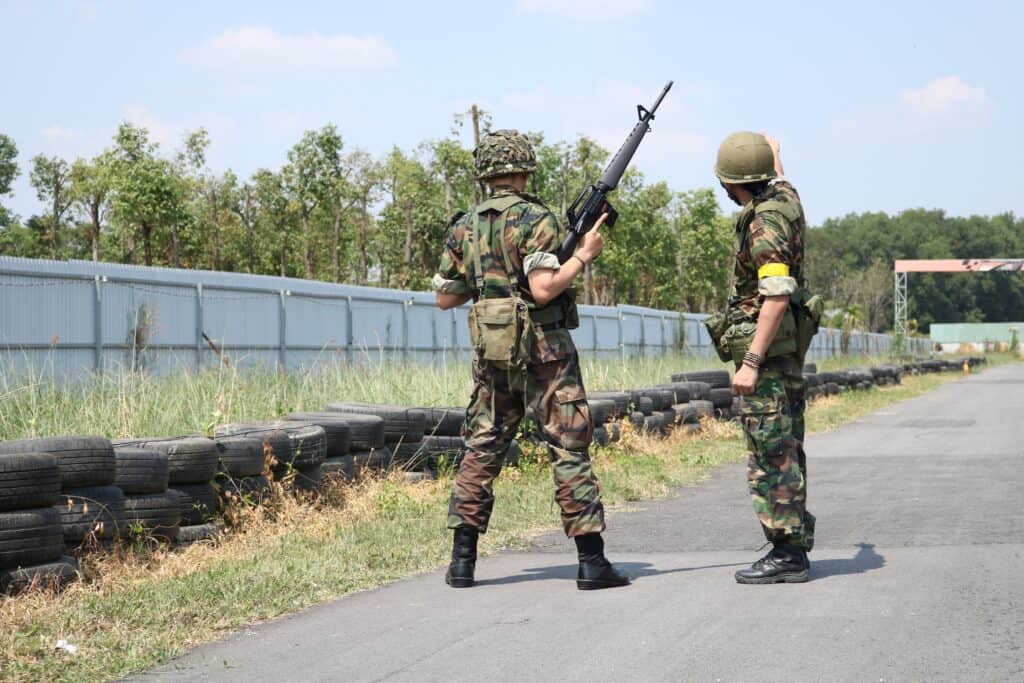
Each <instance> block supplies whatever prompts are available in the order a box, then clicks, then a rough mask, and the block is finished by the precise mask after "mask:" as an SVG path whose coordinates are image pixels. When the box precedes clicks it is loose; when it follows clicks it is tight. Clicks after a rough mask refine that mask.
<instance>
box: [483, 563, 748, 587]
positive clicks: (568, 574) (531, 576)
mask: <svg viewBox="0 0 1024 683" xmlns="http://www.w3.org/2000/svg"><path fill="white" fill-rule="evenodd" d="M613 564H614V565H615V567H616V568H617V569H618V570H619V571H621V572H623V573H625V574H627V575H628V576H629V578H630V579H632V580H634V581H635V580H637V579H643V578H647V577H650V576H661V575H663V574H679V573H683V572H696V571H701V570H703V569H722V568H726V567H742V566H746V565H745V564H743V563H736V564H708V565H703V566H699V567H677V568H675V569H658V568H657V567H655V566H654V565H653V564H651V563H650V562H613ZM578 568H579V565H578V564H563V565H554V566H551V567H532V568H529V569H524V570H523V573H522V574H515V575H513V576H503V577H501V578H499V579H478V580H477V582H476V585H478V586H504V585H508V584H513V583H523V582H524V581H546V580H559V581H565V580H575V579H576V571H577V570H578Z"/></svg>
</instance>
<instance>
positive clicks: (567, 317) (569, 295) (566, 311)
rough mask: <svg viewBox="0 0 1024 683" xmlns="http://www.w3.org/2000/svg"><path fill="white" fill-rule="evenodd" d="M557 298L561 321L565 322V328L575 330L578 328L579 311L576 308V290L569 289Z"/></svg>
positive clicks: (573, 288)
mask: <svg viewBox="0 0 1024 683" xmlns="http://www.w3.org/2000/svg"><path fill="white" fill-rule="evenodd" d="M558 298H559V302H558V303H559V305H560V306H561V307H562V320H563V321H564V322H565V327H566V328H567V329H570V330H575V329H576V328H577V327H579V326H580V310H579V309H578V308H577V307H576V288H575V287H570V288H569V289H567V290H565V291H564V292H562V295H561V296H560V297H558Z"/></svg>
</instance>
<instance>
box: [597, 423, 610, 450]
mask: <svg viewBox="0 0 1024 683" xmlns="http://www.w3.org/2000/svg"><path fill="white" fill-rule="evenodd" d="M594 443H595V444H596V445H598V446H607V445H608V444H609V443H611V437H610V436H609V435H608V430H607V429H605V428H604V427H594Z"/></svg>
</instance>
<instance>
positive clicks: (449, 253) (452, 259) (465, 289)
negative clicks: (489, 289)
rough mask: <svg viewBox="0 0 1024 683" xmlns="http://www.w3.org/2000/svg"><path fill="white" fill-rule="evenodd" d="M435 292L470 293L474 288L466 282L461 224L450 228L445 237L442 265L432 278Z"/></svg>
mask: <svg viewBox="0 0 1024 683" xmlns="http://www.w3.org/2000/svg"><path fill="white" fill-rule="evenodd" d="M431 286H432V287H433V288H434V291H435V292H441V293H442V294H468V293H470V292H472V291H473V290H472V289H471V288H470V286H469V284H468V283H467V282H466V267H465V265H464V264H463V259H462V239H461V238H460V236H459V225H458V224H456V225H454V226H452V227H450V228H448V232H447V233H446V234H445V237H444V252H442V254H441V265H440V266H438V268H437V273H435V274H434V279H433V280H431Z"/></svg>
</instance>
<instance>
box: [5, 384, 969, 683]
mask: <svg viewBox="0 0 1024 683" xmlns="http://www.w3.org/2000/svg"><path fill="white" fill-rule="evenodd" d="M956 378H957V376H955V375H942V376H939V375H924V376H920V377H908V378H906V379H905V381H904V384H903V385H902V386H895V387H887V388H884V389H880V390H875V391H868V392H851V393H846V394H842V395H840V396H836V397H829V398H826V399H823V400H820V401H816V402H815V403H814V404H812V407H811V409H810V411H809V413H808V429H809V431H822V430H825V429H829V428H831V427H833V426H835V425H837V424H841V423H843V422H848V421H850V420H853V419H856V418H857V417H860V416H861V415H864V414H866V413H868V412H871V411H873V410H876V409H878V408H880V407H882V406H884V405H888V404H890V403H893V402H896V401H899V400H902V399H904V398H907V397H910V396H914V395H917V394H920V393H924V392H925V391H928V390H930V389H931V388H933V387H935V386H937V385H939V384H941V383H944V382H948V381H953V380H955V379H956ZM743 450H744V449H743V444H742V439H741V436H740V432H739V430H738V428H737V427H736V426H735V425H732V424H728V423H720V422H714V421H710V422H708V423H706V424H705V430H704V431H703V433H701V434H699V435H694V436H689V435H685V434H683V433H682V432H679V433H677V434H674V435H673V436H671V437H670V438H667V439H656V438H652V437H650V436H647V435H644V434H640V433H637V432H636V431H634V430H632V429H631V428H630V427H629V425H628V424H627V425H625V426H624V433H623V438H622V440H621V441H620V442H619V443H618V444H613V445H612V446H611V447H608V448H600V449H595V452H594V466H595V470H596V471H597V473H598V476H599V477H600V479H601V482H602V489H603V491H604V495H605V500H606V502H607V503H608V504H609V506H611V507H613V508H616V507H617V508H619V509H620V510H624V509H628V505H629V503H630V502H631V501H637V500H642V499H649V498H657V497H662V496H666V495H671V494H672V493H673V492H675V491H676V490H678V488H679V487H680V486H681V485H684V484H687V483H691V482H694V481H696V480H698V479H700V478H702V477H704V476H707V474H708V473H709V472H710V471H711V470H712V469H713V468H715V467H717V466H720V465H721V464H724V463H727V462H733V461H736V460H738V459H739V458H740V457H742V452H743ZM550 476H551V475H550V466H549V465H548V464H547V459H546V455H545V454H543V453H541V452H538V451H537V450H536V449H531V448H527V449H526V452H525V453H524V457H523V459H522V463H521V466H520V467H519V468H513V469H509V470H507V471H506V472H504V473H503V474H502V476H501V478H500V479H499V480H498V482H497V484H496V487H495V489H496V496H497V498H498V501H499V502H498V506H497V510H496V515H495V518H494V520H493V524H492V527H491V530H490V532H489V533H488V534H487V535H486V536H485V537H484V538H483V539H482V543H481V551H482V552H483V553H490V552H494V551H495V550H498V549H501V548H505V547H516V546H522V545H524V544H526V543H528V542H529V540H530V539H531V538H533V537H534V536H536V535H537V534H539V533H541V532H548V531H551V530H552V529H557V528H559V524H558V517H557V509H556V507H555V506H554V505H553V504H552V490H551V479H550ZM450 485H451V476H450V473H449V474H447V475H445V476H442V477H441V478H439V479H438V480H436V481H425V482H421V483H417V484H413V485H409V484H406V483H405V482H404V479H402V478H401V476H400V475H398V474H395V475H392V476H389V477H384V478H372V477H371V478H366V479H364V480H361V481H360V482H359V483H357V484H337V485H334V486H331V487H329V488H327V489H326V490H325V492H324V493H323V495H321V496H307V497H298V498H297V497H294V496H292V495H286V494H284V493H283V492H282V491H278V492H277V494H276V495H275V496H274V497H273V498H272V500H271V501H269V503H268V504H265V505H263V506H261V507H260V508H257V509H247V508H244V507H237V508H235V509H233V511H232V512H231V513H230V514H229V515H227V519H228V520H229V522H230V525H231V528H230V529H229V530H228V532H227V533H225V534H224V535H223V536H222V537H221V538H219V539H218V540H216V541H210V542H202V543H197V544H195V545H193V546H191V547H188V548H185V549H176V550H169V549H167V548H165V547H162V546H159V545H147V544H138V545H135V546H122V547H120V548H117V549H115V550H113V551H109V552H98V553H93V554H90V555H88V556H87V557H86V558H85V559H84V563H83V571H84V574H85V580H84V581H81V582H79V583H76V584H73V585H71V586H69V587H68V588H66V589H65V590H64V591H63V592H62V593H61V594H59V595H58V594H56V593H54V592H52V591H51V592H47V591H37V592H31V593H29V594H26V595H22V596H19V597H16V598H10V599H4V600H0V677H2V678H3V680H12V681H22V680H24V681H29V680H31V681H37V680H47V681H93V680H109V679H112V678H118V677H121V676H123V675H126V674H128V673H130V672H133V671H140V670H144V669H146V668H148V667H151V666H153V665H155V664H157V663H159V662H162V661H166V660H168V659H169V658H171V657H173V656H174V655H176V654H178V653H181V652H183V651H185V650H187V649H189V648H191V647H193V646H195V645H198V644H200V643H204V642H209V641H211V640H215V639H217V638H220V637H223V636H224V635H226V634H227V633H230V632H232V631H234V630H237V629H238V628H240V627H242V626H245V625H247V624H252V623H256V622H260V621H264V620H267V619H271V618H274V617H277V616H280V615H282V614H287V613H291V612H295V611H298V610H301V609H303V608H305V607H308V606H311V605H314V604H316V603H319V602H323V601H325V600H329V599H332V598H336V597H339V596H343V595H346V594H349V593H352V592H354V591H359V590H366V589H369V588H372V587H375V586H379V585H381V584H384V583H387V582H390V581H394V580H396V579H399V578H401V577H404V576H408V575H410V574H415V573H419V572H424V571H430V570H434V569H436V568H438V567H440V566H442V565H443V564H444V562H445V561H446V555H447V552H448V549H449V543H450V538H449V534H448V532H447V531H446V530H445V528H444V522H445V510H446V503H447V496H448V490H449V487H450ZM441 588H442V587H441V586H440V585H439V590H440V589H441ZM60 639H66V640H67V641H69V642H70V643H72V644H74V645H76V646H77V647H78V652H77V654H75V655H69V654H66V653H62V652H59V651H56V650H55V649H54V645H55V643H56V642H57V641H58V640H60Z"/></svg>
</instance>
